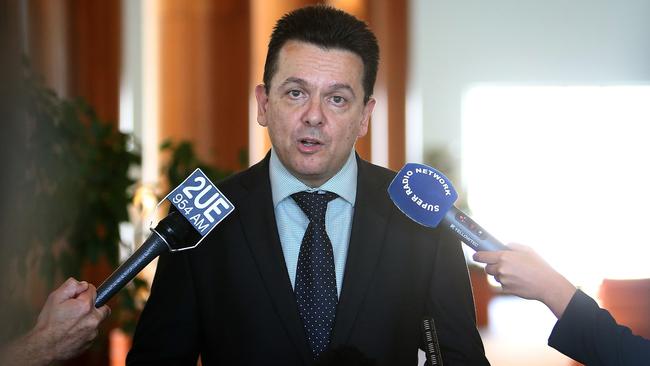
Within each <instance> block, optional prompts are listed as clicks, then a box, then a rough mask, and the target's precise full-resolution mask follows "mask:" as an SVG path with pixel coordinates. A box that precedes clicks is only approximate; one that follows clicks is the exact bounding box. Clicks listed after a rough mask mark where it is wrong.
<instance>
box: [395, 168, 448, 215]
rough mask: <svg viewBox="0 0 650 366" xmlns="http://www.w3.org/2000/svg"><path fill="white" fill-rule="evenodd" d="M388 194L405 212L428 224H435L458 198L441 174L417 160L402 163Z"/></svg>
mask: <svg viewBox="0 0 650 366" xmlns="http://www.w3.org/2000/svg"><path fill="white" fill-rule="evenodd" d="M388 195H389V196H390V198H391V199H392V200H393V203H395V205H396V206H397V207H398V208H399V209H400V210H401V211H402V212H403V213H404V214H405V215H406V216H408V217H409V218H411V220H413V221H415V222H417V223H419V224H420V225H424V226H428V227H436V226H438V224H439V223H440V221H441V220H442V219H443V218H444V217H445V214H446V213H447V211H448V210H449V209H450V208H451V207H452V206H453V205H454V202H456V199H457V198H458V193H456V190H455V189H454V187H453V186H452V184H451V182H450V181H449V179H447V177H446V176H445V175H444V174H442V173H441V172H439V171H437V170H436V169H433V168H432V167H430V166H427V165H424V164H417V163H408V164H406V165H404V167H403V168H402V169H401V170H400V171H399V172H398V173H397V175H395V178H393V181H392V182H391V184H390V186H389V187H388Z"/></svg>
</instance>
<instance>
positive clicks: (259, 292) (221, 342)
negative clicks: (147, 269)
mask: <svg viewBox="0 0 650 366" xmlns="http://www.w3.org/2000/svg"><path fill="white" fill-rule="evenodd" d="M378 58H379V49H378V46H377V41H376V39H375V37H374V35H373V34H372V32H371V31H370V30H369V29H368V28H367V26H366V25H365V24H364V23H363V22H361V21H359V20H357V19H356V18H354V17H353V16H351V15H349V14H347V13H344V12H342V11H339V10H335V9H333V8H330V7H325V6H316V7H307V8H302V9H298V10H296V11H294V12H291V13H289V14H287V15H285V16H284V17H283V18H282V19H280V20H279V21H278V23H277V25H276V27H275V29H274V31H273V34H272V36H271V41H270V43H269V50H268V54H267V60H266V64H265V70H264V85H259V86H257V88H256V90H255V94H256V97H257V102H258V116H257V119H258V122H259V123H260V125H262V126H265V127H267V128H268V131H269V134H270V137H271V142H272V145H273V148H272V150H271V151H270V152H269V154H267V156H266V157H265V158H264V159H263V160H262V161H261V162H259V163H258V164H256V165H254V166H253V167H251V168H249V169H248V170H246V171H244V172H241V173H239V174H236V175H234V176H232V177H231V178H229V179H227V180H226V181H224V182H222V183H221V184H220V189H221V190H222V192H223V193H224V194H225V195H226V196H227V197H228V198H229V199H230V201H231V202H232V203H233V204H234V206H235V211H234V212H233V214H231V215H230V216H228V217H227V218H226V219H225V220H224V221H223V222H222V223H221V224H220V225H219V226H218V227H217V228H216V229H215V230H214V231H213V232H212V233H211V234H210V235H209V237H208V238H207V239H206V242H205V243H202V244H201V246H200V247H199V248H197V249H195V250H193V251H189V252H187V253H179V254H171V255H163V256H161V258H160V260H159V263H158V269H157V272H156V277H155V280H154V283H153V287H152V291H151V297H150V298H149V301H148V303H147V306H146V307H145V309H144V312H143V314H142V316H141V318H140V322H139V324H138V328H137V330H136V334H135V338H134V343H133V349H132V350H131V352H130V353H129V357H128V359H127V364H129V365H141V364H151V365H162V364H170V365H194V364H196V360H197V358H198V356H199V355H200V357H201V360H202V363H203V365H313V364H315V362H317V361H318V360H321V361H323V360H327V359H337V358H330V357H329V354H330V353H331V352H338V354H339V355H341V354H343V355H345V354H349V355H353V354H357V355H360V357H362V358H363V359H364V360H373V361H374V362H375V363H376V364H378V365H416V364H417V362H418V356H417V350H418V347H419V346H421V343H422V342H421V339H422V338H421V337H422V336H421V333H420V324H421V320H422V318H423V317H424V316H432V317H434V318H435V321H436V325H437V328H438V329H437V330H438V336H439V339H440V346H441V349H442V358H443V359H444V362H445V364H446V365H484V364H488V362H487V360H486V359H485V355H484V350H483V345H482V342H481V339H480V337H479V334H478V331H477V329H476V325H475V312H474V304H473V300H472V292H471V288H470V284H469V279H468V273H467V267H466V264H465V260H464V257H463V253H462V250H461V247H460V243H459V242H457V241H455V240H453V239H451V238H450V237H448V236H446V234H445V233H443V232H441V231H438V230H432V229H427V228H424V227H421V226H419V225H418V224H416V223H414V222H412V221H411V220H409V219H408V218H407V217H406V216H404V215H403V214H402V213H401V212H400V211H399V210H398V209H397V208H395V206H394V205H393V204H392V202H391V201H390V199H389V197H388V194H387V187H388V184H389V183H390V181H391V180H392V178H393V177H394V174H395V173H394V172H391V171H389V170H387V169H384V168H381V167H378V166H374V165H372V164H370V163H368V162H365V161H363V160H362V159H360V158H359V157H358V156H357V155H356V154H355V152H354V144H355V142H356V140H357V138H359V137H362V136H364V135H365V134H366V132H367V129H368V123H369V118H370V115H371V113H372V110H373V108H374V105H375V100H374V99H373V98H372V90H373V85H374V81H375V78H376V72H377V64H378ZM341 349H345V350H346V351H345V352H339V350H341ZM349 350H353V351H349ZM326 356H327V357H326ZM337 362H339V361H337ZM321 363H322V362H321ZM364 364H366V363H365V361H364Z"/></svg>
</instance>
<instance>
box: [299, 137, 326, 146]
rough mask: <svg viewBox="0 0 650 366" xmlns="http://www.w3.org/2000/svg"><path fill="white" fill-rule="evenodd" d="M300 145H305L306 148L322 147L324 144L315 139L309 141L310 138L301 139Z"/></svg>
mask: <svg viewBox="0 0 650 366" xmlns="http://www.w3.org/2000/svg"><path fill="white" fill-rule="evenodd" d="M300 143H301V144H303V145H305V146H306V147H311V146H316V145H322V143H321V142H320V141H318V140H314V139H308V138H305V139H300Z"/></svg>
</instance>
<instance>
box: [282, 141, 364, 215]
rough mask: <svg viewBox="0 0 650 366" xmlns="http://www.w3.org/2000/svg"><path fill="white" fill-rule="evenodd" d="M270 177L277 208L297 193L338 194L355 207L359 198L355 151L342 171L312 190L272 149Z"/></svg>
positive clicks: (351, 152)
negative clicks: (292, 172) (327, 192)
mask: <svg viewBox="0 0 650 366" xmlns="http://www.w3.org/2000/svg"><path fill="white" fill-rule="evenodd" d="M269 176H270V179H271V193H272V196H273V207H277V206H278V204H279V203H280V202H281V201H282V200H284V199H285V198H287V197H289V196H291V195H292V194H294V193H296V192H302V191H308V192H314V191H320V190H323V191H330V192H333V193H336V194H338V195H339V197H341V198H343V199H344V200H346V201H348V202H349V203H350V204H351V205H352V206H353V207H354V202H355V200H356V197H357V159H356V155H355V151H354V149H352V151H350V155H349V156H348V160H347V161H346V162H345V164H343V167H342V168H341V170H339V171H338V172H337V173H336V174H335V175H334V176H333V177H332V178H330V179H329V180H328V181H327V182H325V183H323V185H322V186H320V187H316V188H311V187H309V186H308V185H306V184H305V183H303V182H301V181H300V180H298V178H296V177H295V176H293V174H291V173H290V172H289V170H287V168H285V166H284V165H283V164H282V162H281V161H280V158H279V157H278V155H277V154H276V153H275V150H273V149H271V160H270V162H269Z"/></svg>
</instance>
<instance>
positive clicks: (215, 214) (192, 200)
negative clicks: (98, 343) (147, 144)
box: [95, 169, 235, 308]
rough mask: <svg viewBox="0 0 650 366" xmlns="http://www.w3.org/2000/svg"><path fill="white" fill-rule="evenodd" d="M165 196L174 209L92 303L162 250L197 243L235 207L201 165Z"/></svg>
mask: <svg viewBox="0 0 650 366" xmlns="http://www.w3.org/2000/svg"><path fill="white" fill-rule="evenodd" d="M165 199H166V200H168V201H170V202H171V204H172V205H173V207H174V209H175V210H173V211H172V212H170V213H169V215H167V217H165V218H164V219H162V220H161V221H160V223H159V224H158V225H157V226H156V227H155V228H154V229H151V231H152V233H151V235H150V236H149V238H147V240H146V241H145V242H144V243H143V244H142V245H141V246H140V248H138V250H137V251H136V252H135V253H133V255H131V256H130V257H129V258H128V259H127V260H126V262H124V264H122V265H121V266H120V267H119V268H118V269H117V270H115V272H113V274H111V275H110V277H108V279H106V281H104V283H102V284H101V285H100V286H99V288H97V299H96V300H95V307H97V308H99V307H100V306H102V305H104V304H105V303H106V302H107V301H108V300H110V298H111V297H113V295H115V293H116V292H117V291H119V290H120V289H121V288H122V287H124V286H125V285H126V284H127V283H128V282H129V281H131V280H132V279H133V277H135V276H136V275H137V274H138V273H139V272H140V271H141V270H142V269H143V268H144V267H145V266H146V265H147V264H149V263H150V262H151V261H152V260H154V258H156V257H157V256H159V255H160V254H162V253H163V252H165V251H167V250H169V251H172V252H176V251H181V250H186V249H192V248H195V247H196V246H198V245H199V243H200V242H201V241H202V240H203V238H205V237H206V236H207V235H208V234H209V233H210V231H212V229H214V228H215V227H216V226H217V224H219V223H220V222H221V220H223V219H224V218H226V216H228V215H229V214H230V213H231V212H232V211H233V210H234V209H235V207H234V206H233V204H232V203H230V201H228V199H227V198H226V197H225V196H224V195H223V194H222V193H221V192H220V191H219V190H218V189H217V187H216V186H215V185H214V184H213V183H212V182H211V181H210V179H208V177H207V176H206V175H205V174H204V173H203V172H202V171H201V170H200V169H196V170H195V171H194V172H193V173H192V174H191V175H190V176H189V177H187V178H186V179H185V180H184V181H183V183H181V184H180V185H179V186H178V187H176V188H175V189H174V190H173V191H171V192H170V193H169V194H168V195H167V196H166V197H165Z"/></svg>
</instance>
